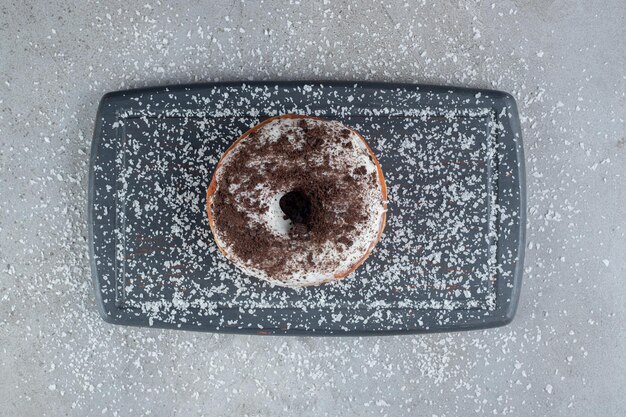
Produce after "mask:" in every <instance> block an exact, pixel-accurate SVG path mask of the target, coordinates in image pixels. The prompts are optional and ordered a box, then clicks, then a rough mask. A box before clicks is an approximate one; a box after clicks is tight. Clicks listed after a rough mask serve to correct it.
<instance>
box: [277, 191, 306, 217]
mask: <svg viewBox="0 0 626 417" xmlns="http://www.w3.org/2000/svg"><path fill="white" fill-rule="evenodd" d="M279 204H280V209H281V210H282V211H283V213H284V214H285V216H287V218H288V219H289V220H291V222H292V223H293V224H308V223H309V220H310V218H311V200H310V199H309V198H308V197H307V196H306V194H304V193H303V192H301V191H290V192H288V193H287V194H285V195H284V196H282V197H281V198H280V201H279Z"/></svg>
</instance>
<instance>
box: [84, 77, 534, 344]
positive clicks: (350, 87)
mask: <svg viewBox="0 0 626 417" xmlns="http://www.w3.org/2000/svg"><path fill="white" fill-rule="evenodd" d="M285 113H297V114H306V115H313V116H318V117H323V118H328V119H335V120H339V121H341V122H343V123H345V124H347V125H349V126H352V127H354V128H355V129H356V130H358V131H359V132H360V133H361V134H362V135H363V136H364V137H365V138H366V140H367V141H368V143H369V145H370V147H371V148H372V149H373V151H374V153H376V155H377V156H378V158H379V160H380V163H381V166H382V168H383V171H384V173H385V177H386V181H387V187H388V189H389V212H388V223H387V227H386V230H385V233H384V235H383V238H382V241H381V242H380V243H379V244H378V245H377V247H376V249H375V250H374V252H373V254H372V255H371V256H370V258H369V259H368V260H367V261H366V262H365V264H364V265H362V266H361V267H360V268H359V269H358V270H357V271H356V272H355V273H354V274H352V275H351V276H349V277H347V278H346V279H344V280H342V281H340V282H337V283H334V284H327V285H324V286H321V287H317V288H307V289H301V290H293V289H287V288H282V287H273V286H271V285H269V284H266V283H264V282H261V281H258V280H256V279H253V278H249V277H247V276H245V275H243V274H242V273H240V272H239V271H238V270H237V269H236V268H234V267H233V266H232V265H231V264H230V263H229V262H228V261H227V260H226V259H225V258H224V257H223V256H222V255H221V254H220V253H219V251H217V249H216V247H215V244H214V242H213V238H212V235H211V232H210V229H209V227H208V220H207V216H206V210H205V206H206V195H205V194H206V189H207V187H208V184H209V182H210V179H211V175H212V173H213V170H214V168H215V165H216V164H217V162H218V160H219V158H220V156H221V155H222V153H223V152H224V151H225V150H226V148H227V147H228V146H229V145H230V144H231V143H232V142H233V141H234V140H235V139H236V138H237V137H238V136H239V135H240V134H242V133H243V132H245V131H246V130H248V129H249V128H250V127H252V126H254V125H255V124H257V123H258V122H260V121H262V120H264V119H266V118H268V117H271V116H276V115H280V114H285ZM525 194H526V192H525V172H524V158H523V147H522V138H521V130H520V124H519V118H518V114H517V108H516V105H515V101H514V99H513V98H512V97H511V96H510V95H508V94H506V93H502V92H498V91H490V90H473V89H465V88H455V87H440V86H426V85H410V84H382V83H349V82H254V83H250V82H247V83H218V84H197V85H181V86H171V87H156V88H146V89H140V90H131V91H120V92H114V93H109V94H107V95H105V96H104V97H103V98H102V101H101V103H100V107H99V109H98V115H97V119H96V126H95V132H94V138H93V143H92V153H91V167H90V177H89V207H88V217H89V220H88V221H89V246H90V252H91V264H92V274H93V282H94V285H95V291H96V299H97V303H98V308H99V311H100V313H101V315H102V317H103V318H104V319H105V320H106V321H108V322H111V323H116V324H126V325H139V326H155V327H166V328H177V329H188V330H199V331H220V332H237V333H254V334H316V335H328V334H337V335H364V334H401V333H419V332H440V331H453V330H467V329H480V328H487V327H494V326H500V325H504V324H507V323H508V322H510V321H511V320H512V319H513V316H514V314H515V309H516V306H517V302H518V297H519V292H520V287H521V279H522V265H523V255H524V247H525V242H524V241H525V223H526V219H525V213H526V209H525Z"/></svg>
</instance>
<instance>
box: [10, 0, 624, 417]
mask: <svg viewBox="0 0 626 417" xmlns="http://www.w3.org/2000/svg"><path fill="white" fill-rule="evenodd" d="M289 3H291V4H287V2H283V1H264V2H262V3H261V2H253V1H246V2H222V1H215V2H211V3H210V4H209V3H208V2H207V3H206V4H201V3H200V2H195V1H194V2H172V4H171V5H167V2H162V3H157V2H149V1H146V0H144V1H141V2H132V1H123V2H122V1H120V2H118V1H110V2H101V3H98V2H95V1H88V2H76V3H75V4H67V3H63V4H61V3H57V4H53V3H49V2H22V1H19V2H18V1H10V0H2V1H0V195H1V196H2V198H1V199H0V376H1V377H0V415H2V416H17V415H20V416H59V415H63V416H94V415H111V416H144V415H152V416H169V415H180V416H222V415H232V416H285V415H299V416H318V417H320V416H378V415H381V416H385V415H386V416H404V415H414V416H438V417H443V416H457V415H463V416H467V415H503V414H507V415H521V416H530V415H550V416H618V415H625V414H626V400H625V398H624V395H623V393H624V392H626V376H625V375H626V368H625V366H626V365H625V363H626V362H624V360H623V357H624V356H625V354H626V348H625V346H626V331H624V322H625V321H626V314H625V313H626V303H625V302H624V297H625V296H626V291H625V290H624V277H625V276H626V257H625V256H624V254H625V253H626V233H625V229H626V125H625V120H624V115H625V114H626V97H625V91H626V78H625V77H624V68H626V53H625V52H624V48H623V40H624V39H625V38H626V29H625V28H626V11H625V10H626V9H625V8H624V3H623V1H622V0H610V1H591V2H575V1H558V0H555V1H543V2H532V1H521V0H520V1H503V2H495V1H494V2H461V1H449V2H436V3H434V4H426V2H411V3H404V2H396V1H384V2H377V3H374V2H362V3H360V4H357V3H355V2H352V1H343V2H331V1H328V0H324V1H323V2H315V1H311V2H309V1H291V2H289ZM294 79H337V80H376V81H395V82H419V83H435V84H454V85H460V86H471V87H487V88H497V89H501V90H505V91H508V92H511V93H512V94H513V95H514V96H515V97H516V99H517V101H518V105H519V108H520V114H521V118H522V126H523V130H524V140H525V150H526V156H527V170H528V191H529V194H528V207H529V211H528V216H529V223H528V247H527V255H526V263H525V265H526V266H525V277H524V287H523V291H522V296H521V301H520V306H519V309H518V313H517V317H516V319H515V320H514V322H513V323H512V324H511V325H509V326H507V327H504V328H499V329H493V330H488V331H478V332H471V333H456V334H436V335H427V336H408V337H381V338H361V339H359V338H319V339H316V338H285V337H250V336H243V337H242V336H231V335H212V334H196V333H188V332H176V331H164V330H155V329H143V328H124V327H115V326H111V325H108V324H106V323H104V322H103V321H102V320H101V319H100V317H99V316H98V313H97V312H96V309H95V303H94V298H93V292H92V289H91V281H90V270H89V264H88V257H87V246H86V233H87V229H86V206H87V203H86V189H87V164H88V153H89V147H90V137H91V133H92V129H93V122H94V117H95V114H96V107H97V103H98V100H99V99H100V97H101V96H102V95H103V94H104V93H106V92H107V91H111V90H117V89H122V88H129V87H139V86H147V85H163V84H170V83H183V82H195V81H215V80H222V81H227V80H294Z"/></svg>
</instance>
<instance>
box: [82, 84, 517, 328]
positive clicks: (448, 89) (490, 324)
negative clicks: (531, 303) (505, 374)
mask: <svg viewBox="0 0 626 417" xmlns="http://www.w3.org/2000/svg"><path fill="white" fill-rule="evenodd" d="M304 85H315V86H320V87H323V86H328V87H337V88H342V87H343V88H353V87H357V86H358V87H364V88H370V89H384V90H394V89H408V90H415V91H422V92H426V93H433V94H441V93H450V94H456V95H465V96H469V95H472V96H474V95H476V94H477V93H480V94H484V95H485V96H486V97H489V98H490V99H491V100H493V101H498V102H500V103H501V107H506V108H509V109H510V117H508V118H507V120H508V121H509V124H510V126H509V128H510V130H511V134H514V135H515V136H516V139H515V140H513V142H514V144H515V153H516V159H517V171H516V176H517V183H518V185H519V187H518V192H519V201H520V206H519V229H518V230H517V231H516V233H514V234H515V235H516V237H517V246H516V248H515V249H516V250H517V262H516V264H515V268H514V270H513V277H512V278H511V280H512V286H511V288H510V291H509V295H510V299H509V300H508V303H507V304H506V307H507V308H506V309H504V310H502V314H501V315H499V316H497V315H495V314H490V315H486V316H485V317H483V318H482V319H480V320H475V321H473V322H470V323H462V324H454V325H448V324H442V325H440V326H438V327H433V328H431V327H424V328H415V329H413V328H411V329H405V330H348V331H337V330H331V329H317V330H316V329H313V330H305V329H280V328H264V329H255V328H229V327H212V328H207V327H205V326H199V325H192V324H188V323H181V322H179V323H177V324H174V323H166V322H159V321H154V322H152V320H151V319H149V318H147V317H145V316H144V317H136V316H132V317H122V316H120V315H118V314H116V315H111V314H109V313H108V312H107V309H106V306H105V302H104V299H103V295H102V292H101V291H100V276H99V275H98V267H97V264H96V258H95V241H94V239H95V236H94V222H93V216H94V204H93V203H94V201H95V200H94V199H95V170H94V166H95V162H96V159H97V156H98V150H99V144H100V139H101V132H102V128H103V121H104V118H103V115H104V114H105V112H106V109H105V106H107V105H108V104H110V103H111V102H112V101H116V100H119V99H124V100H127V99H128V96H133V95H134V96H136V95H143V94H151V93H163V92H169V93H180V92H185V91H192V90H195V89H210V88H216V87H242V86H253V87H254V86H257V87H268V86H272V87H274V86H275V87H279V88H281V87H282V88H297V87H302V86H304ZM526 207H527V188H526V169H525V159H524V146H523V138H522V129H521V124H520V120H519V116H518V109H517V104H516V101H515V99H514V97H513V96H512V95H511V94H509V93H506V92H503V91H499V90H492V89H482V88H471V87H457V86H446V85H433V84H413V83H387V82H379V81H335V80H290V81H271V80H269V81H227V82H199V83H185V84H174V85H155V86H149V87H142V88H133V89H127V90H119V91H112V92H108V93H106V94H105V95H104V96H103V97H102V98H101V100H100V103H99V105H98V110H97V113H96V121H95V124H94V132H93V136H92V145H91V153H90V160H89V181H88V199H87V228H88V242H87V243H88V246H89V248H88V249H89V256H90V266H91V275H92V285H93V287H94V293H95V298H96V305H97V309H98V312H99V314H100V316H101V317H102V319H103V320H104V321H105V322H107V323H112V324H119V325H130V326H138V327H154V328H163V329H182V330H191V331H200V332H216V333H230V334H255V335H294V336H375V335H407V334H423V333H441V332H450V331H465V330H481V329H488V328H494V327H500V326H504V325H507V324H509V323H510V322H511V321H512V320H513V318H514V317H515V313H516V311H517V308H518V305H519V297H520V293H521V286H522V278H523V268H524V257H525V247H526V222H527V216H526ZM499 281H502V280H499ZM499 284H502V285H504V284H506V283H504V284H503V283H501V282H499ZM499 291H500V288H499V286H498V285H497V286H496V294H497V297H496V299H497V298H498V296H499V294H498V292H499ZM393 309H399V310H406V308H386V309H385V310H393ZM117 310H118V312H119V311H121V310H123V309H117ZM220 310H232V309H220ZM281 310H285V309H281ZM295 310H299V309H295ZM426 311H444V310H426ZM445 311H446V312H447V313H453V312H455V311H467V310H456V309H453V310H445ZM494 311H495V310H494Z"/></svg>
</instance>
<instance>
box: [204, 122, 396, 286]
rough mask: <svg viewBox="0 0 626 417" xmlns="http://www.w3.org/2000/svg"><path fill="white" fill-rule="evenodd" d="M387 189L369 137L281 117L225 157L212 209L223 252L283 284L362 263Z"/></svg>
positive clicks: (212, 188) (376, 235)
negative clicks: (367, 140)
mask: <svg viewBox="0 0 626 417" xmlns="http://www.w3.org/2000/svg"><path fill="white" fill-rule="evenodd" d="M386 211H387V189H386V186H385V179H384V177H383V172H382V169H381V167H380V164H379V163H378V160H377V159H376V156H375V155H374V153H373V152H372V150H371V149H370V148H369V146H368V145H367V143H366V142H365V139H364V138H363V137H362V136H361V135H360V134H359V133H358V132H356V131H355V130H354V129H352V128H349V127H347V126H345V125H343V124H342V123H340V122H338V121H332V120H324V119H320V118H316V117H310V116H300V115H292V114H287V115H282V116H277V117H272V118H270V119H267V120H265V121H263V122H262V123H260V124H258V125H256V126H254V127H253V128H251V129H250V130H248V131H247V132H246V133H244V134H243V135H242V136H241V137H239V138H238V139H237V140H236V141H235V142H234V143H233V144H232V145H231V147H230V148H228V150H226V152H225V153H224V155H223V156H222V158H221V159H220V161H219V162H218V164H217V167H216V169H215V172H214V173H213V177H212V179H211V183H210V185H209V188H208V190H207V213H208V218H209V225H210V228H211V231H212V233H213V237H214V239H215V242H216V244H217V247H218V249H219V250H220V252H221V253H222V254H223V255H224V256H225V257H226V258H227V259H228V260H230V261H231V262H232V263H233V264H234V265H235V266H237V267H238V268H239V269H240V270H242V271H243V272H244V273H246V274H248V275H251V276H253V277H256V278H259V279H261V280H264V281H267V282H269V283H271V284H274V285H280V286H284V287H292V288H299V287H307V286H317V285H321V284H324V283H327V282H330V281H335V280H339V279H342V278H344V277H346V276H347V275H349V274H350V273H352V272H353V271H355V270H356V268H357V267H358V266H359V265H361V264H362V263H363V262H364V261H365V260H366V259H367V257H368V256H369V254H370V253H371V251H372V249H373V248H374V246H375V245H376V243H377V242H378V241H379V240H380V238H381V235H382V232H383V229H384V227H385V220H386Z"/></svg>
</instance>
